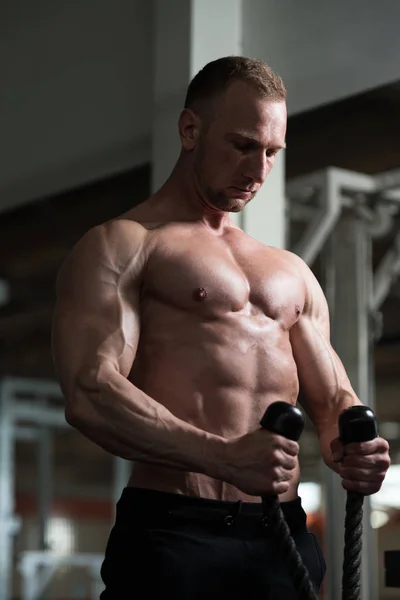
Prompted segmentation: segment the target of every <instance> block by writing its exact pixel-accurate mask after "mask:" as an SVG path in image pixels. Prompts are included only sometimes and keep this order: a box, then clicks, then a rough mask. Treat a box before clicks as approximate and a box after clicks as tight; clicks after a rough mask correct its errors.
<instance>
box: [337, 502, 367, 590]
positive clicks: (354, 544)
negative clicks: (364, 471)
mask: <svg viewBox="0 0 400 600" xmlns="http://www.w3.org/2000/svg"><path fill="white" fill-rule="evenodd" d="M363 500H364V498H363V496H362V495H361V494H357V493H355V492H348V493H347V501H346V517H345V524H344V528H345V534H344V557H343V578H342V600H360V598H361V584H360V579H361V549H362V531H363V524H362V519H363V508H362V506H363Z"/></svg>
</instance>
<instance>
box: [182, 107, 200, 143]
mask: <svg viewBox="0 0 400 600" xmlns="http://www.w3.org/2000/svg"><path fill="white" fill-rule="evenodd" d="M178 127H179V136H180V138H181V143H182V147H183V149H184V150H186V151H188V152H190V151H192V150H194V149H195V147H196V143H197V139H198V137H199V132H200V119H199V117H198V116H197V115H196V114H195V113H194V112H193V111H192V110H190V109H189V108H185V109H184V110H183V111H182V112H181V114H180V116H179V122H178Z"/></svg>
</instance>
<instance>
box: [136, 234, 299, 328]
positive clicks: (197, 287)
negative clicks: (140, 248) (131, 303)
mask: <svg viewBox="0 0 400 600" xmlns="http://www.w3.org/2000/svg"><path fill="white" fill-rule="evenodd" d="M160 242H161V243H159V244H157V245H156V246H155V248H154V251H153V252H152V255H151V258H150V260H149V264H148V268H147V272H146V278H145V286H144V289H145V293H146V295H148V296H154V297H156V298H157V299H158V300H160V301H162V302H165V303H167V304H169V305H173V306H175V307H176V308H179V309H181V310H185V311H191V312H193V313H195V314H199V315H201V316H202V317H204V318H210V319H212V318H218V317H220V316H222V315H223V314H225V313H228V312H229V313H242V314H245V315H249V316H251V315H254V316H258V317H262V316H265V318H268V319H274V320H278V321H280V322H281V324H282V326H283V327H284V328H285V329H286V328H290V327H291V326H292V325H293V324H294V322H295V321H296V320H297V318H298V316H299V314H300V313H301V311H302V309H303V305H304V286H303V284H302V281H301V280H300V279H299V276H298V274H297V272H296V271H295V270H294V269H293V268H292V267H291V266H290V265H289V264H288V263H287V261H286V260H285V259H283V258H280V257H279V256H278V252H277V251H276V250H274V249H271V248H268V247H265V246H263V245H261V244H259V243H258V242H255V241H251V242H250V243H231V240H229V239H228V240H225V239H221V238H218V237H213V236H211V235H209V236H207V235H194V236H193V237H187V236H183V237H180V236H177V237H176V238H175V239H171V240H168V242H167V243H166V242H165V240H160Z"/></svg>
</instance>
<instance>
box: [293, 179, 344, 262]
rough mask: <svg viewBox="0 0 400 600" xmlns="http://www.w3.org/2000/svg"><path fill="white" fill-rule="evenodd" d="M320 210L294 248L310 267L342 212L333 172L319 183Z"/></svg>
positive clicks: (315, 213) (315, 212)
mask: <svg viewBox="0 0 400 600" xmlns="http://www.w3.org/2000/svg"><path fill="white" fill-rule="evenodd" d="M319 186H320V187H319V195H318V196H319V201H320V209H319V210H315V211H314V216H313V218H312V220H311V222H310V223H309V225H308V227H307V229H306V232H305V234H304V235H303V237H302V239H301V240H300V242H299V243H298V244H297V246H296V247H295V248H294V253H295V254H297V255H298V256H300V257H301V258H302V259H303V260H304V261H305V262H306V263H307V264H308V265H310V266H311V265H312V264H313V262H314V260H315V259H316V258H317V256H318V254H319V253H320V251H321V249H322V247H323V246H324V244H325V242H326V240H327V238H328V236H329V234H330V233H331V231H332V229H333V228H334V226H335V224H336V222H337V220H338V218H339V216H340V212H341V199H340V194H339V193H338V189H337V186H336V177H335V174H334V172H333V171H331V170H329V169H328V170H327V171H326V173H325V174H324V177H320V181H319Z"/></svg>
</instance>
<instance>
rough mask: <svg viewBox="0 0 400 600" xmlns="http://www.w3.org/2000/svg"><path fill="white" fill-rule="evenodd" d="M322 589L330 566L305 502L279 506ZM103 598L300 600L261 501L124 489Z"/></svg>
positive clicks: (104, 568) (107, 557)
mask: <svg viewBox="0 0 400 600" xmlns="http://www.w3.org/2000/svg"><path fill="white" fill-rule="evenodd" d="M281 507H282V510H283V512H284V515H285V517H286V521H287V523H288V525H289V527H290V530H291V533H292V536H293V538H294V540H295V543H296V546H297V549H298V551H299V553H300V555H301V556H302V558H303V562H304V563H305V565H306V567H307V569H308V572H309V575H310V578H311V580H312V581H313V582H314V584H315V586H316V588H319V587H320V585H321V583H322V580H323V577H324V575H325V570H326V566H325V561H324V558H323V555H322V552H321V549H320V547H319V544H318V541H317V539H316V537H315V535H314V534H313V533H309V532H308V530H307V526H306V514H305V512H304V510H303V508H302V506H301V499H300V498H297V499H296V500H294V501H292V502H285V503H281ZM101 576H102V579H103V582H104V585H105V590H104V591H103V593H102V594H101V596H100V598H101V600H128V599H140V600H141V599H142V598H143V599H153V598H155V599H156V598H160V599H162V598H165V597H167V596H170V597H171V598H173V599H174V600H213V599H215V600H223V599H224V598H226V599H227V600H228V599H229V600H235V599H238V600H239V599H240V600H244V599H246V600H252V599H254V600H255V599H257V600H260V598H263V600H292V599H293V600H295V599H297V598H298V596H297V593H296V591H295V589H294V587H293V585H292V582H291V578H290V573H289V571H288V570H287V568H286V566H285V563H284V560H282V557H281V556H279V555H278V553H277V549H276V547H275V546H274V543H273V541H272V539H271V538H270V535H269V532H268V523H266V522H265V520H263V513H262V505H261V503H250V502H249V503H247V502H220V501H218V500H207V499H203V498H192V497H187V496H182V495H179V494H166V493H163V492H156V491H151V490H144V489H134V488H125V489H124V490H123V493H122V496H121V498H120V500H119V501H118V503H117V514H116V521H115V524H114V527H113V528H112V530H111V533H110V537H109V540H108V543H107V548H106V552H105V557H104V561H103V565H102V569H101Z"/></svg>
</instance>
